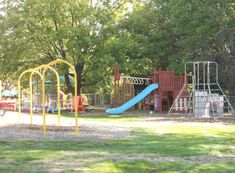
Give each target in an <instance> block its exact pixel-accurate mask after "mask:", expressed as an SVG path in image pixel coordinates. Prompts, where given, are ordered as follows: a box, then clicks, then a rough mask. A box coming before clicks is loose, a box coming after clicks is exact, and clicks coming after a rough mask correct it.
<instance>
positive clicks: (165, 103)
mask: <svg viewBox="0 0 235 173" xmlns="http://www.w3.org/2000/svg"><path fill="white" fill-rule="evenodd" d="M151 78H152V82H153V83H158V84H159V88H158V90H157V103H156V105H157V106H156V109H157V111H158V112H162V111H163V110H169V109H170V106H171V105H172V104H173V101H174V100H175V99H176V97H177V96H178V94H179V92H180V90H181V88H183V86H184V84H185V76H184V75H181V76H176V75H175V72H174V71H173V70H171V71H169V70H166V71H162V70H161V69H158V70H155V71H154V73H153V75H152V76H151ZM186 96H188V92H186V91H184V92H183V93H182V97H184V98H183V99H182V102H181V103H180V105H178V106H179V109H178V111H182V110H183V108H182V107H184V105H185V104H186V103H187V100H185V99H186Z"/></svg>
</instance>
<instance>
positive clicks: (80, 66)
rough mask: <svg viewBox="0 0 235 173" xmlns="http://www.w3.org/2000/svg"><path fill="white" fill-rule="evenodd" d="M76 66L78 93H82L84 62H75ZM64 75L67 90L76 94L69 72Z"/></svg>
mask: <svg viewBox="0 0 235 173" xmlns="http://www.w3.org/2000/svg"><path fill="white" fill-rule="evenodd" d="M74 67H75V71H76V73H77V93H78V95H81V88H82V72H83V69H84V63H83V62H82V63H78V64H75V65H74ZM64 77H65V83H66V86H67V91H68V92H69V93H72V94H73V95H74V86H72V84H71V81H70V79H69V73H66V74H65V75H64ZM73 77H74V76H73Z"/></svg>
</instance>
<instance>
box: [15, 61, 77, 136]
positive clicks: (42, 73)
mask: <svg viewBox="0 0 235 173" xmlns="http://www.w3.org/2000/svg"><path fill="white" fill-rule="evenodd" d="M57 64H66V65H68V66H69V67H70V70H71V73H72V74H73V75H74V97H75V126H76V129H75V133H76V136H78V107H77V106H76V105H78V100H77V96H78V95H77V73H76V70H75V68H74V66H73V65H72V64H70V63H69V62H67V61H65V60H62V59H57V60H55V61H52V62H50V63H48V64H44V65H41V66H39V67H36V68H34V69H28V70H26V71H24V72H23V73H21V74H20V76H19V79H18V109H19V110H18V116H19V119H20V117H21V99H20V98H21V78H22V77H23V76H24V75H25V74H26V73H30V80H29V86H30V123H32V114H33V110H32V109H33V108H32V107H33V106H32V102H33V101H32V100H33V99H32V77H33V75H34V74H35V73H36V74H38V75H39V76H40V77H41V80H42V105H43V113H42V114H43V134H44V136H46V110H45V103H46V101H45V98H46V97H45V74H46V71H47V70H48V69H49V70H51V71H53V72H54V74H55V75H56V78H57V102H58V125H59V126H60V78H59V75H58V72H57V71H56V70H55V69H54V68H53V67H52V66H54V65H57Z"/></svg>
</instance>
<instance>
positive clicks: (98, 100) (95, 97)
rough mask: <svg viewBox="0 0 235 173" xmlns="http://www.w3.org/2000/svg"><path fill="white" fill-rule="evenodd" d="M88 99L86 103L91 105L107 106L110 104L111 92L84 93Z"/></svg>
mask: <svg viewBox="0 0 235 173" xmlns="http://www.w3.org/2000/svg"><path fill="white" fill-rule="evenodd" d="M84 94H85V95H86V97H87V99H88V103H89V105H91V106H98V107H109V106H110V104H111V100H112V98H111V94H110V93H96V94H91V93H84Z"/></svg>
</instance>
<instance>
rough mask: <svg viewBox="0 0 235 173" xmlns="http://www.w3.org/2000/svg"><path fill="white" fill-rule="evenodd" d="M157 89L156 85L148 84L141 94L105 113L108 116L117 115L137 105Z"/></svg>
mask: <svg viewBox="0 0 235 173" xmlns="http://www.w3.org/2000/svg"><path fill="white" fill-rule="evenodd" d="M157 88H158V84H150V85H149V86H148V87H146V88H145V89H144V90H143V91H141V93H139V94H138V95H137V96H135V97H133V98H132V99H130V100H129V101H127V102H126V103H124V104H123V105H121V106H120V107H117V108H110V109H106V111H105V112H106V113H108V114H110V115H118V114H121V113H123V112H125V111H126V110H128V109H130V108H131V107H132V106H134V105H135V104H137V103H139V102H140V101H141V100H143V99H144V98H145V97H146V96H147V95H149V94H150V93H151V92H152V91H153V90H155V89H157Z"/></svg>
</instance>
